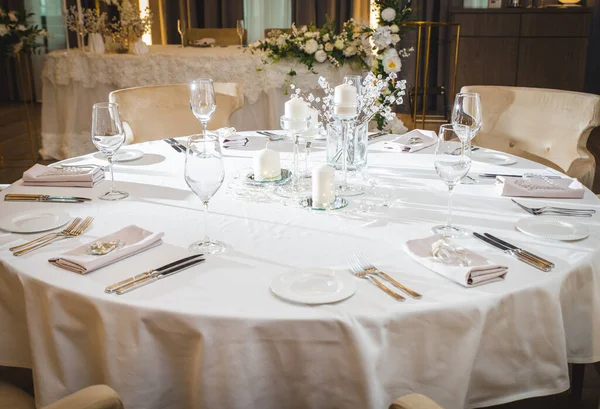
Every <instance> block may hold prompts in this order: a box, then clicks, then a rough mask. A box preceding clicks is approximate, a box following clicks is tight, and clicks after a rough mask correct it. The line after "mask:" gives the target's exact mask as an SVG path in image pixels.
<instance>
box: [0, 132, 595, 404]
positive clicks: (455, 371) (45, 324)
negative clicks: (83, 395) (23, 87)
mask: <svg viewBox="0 0 600 409" xmlns="http://www.w3.org/2000/svg"><path fill="white" fill-rule="evenodd" d="M382 142H383V141H382V140H378V141H376V142H375V143H374V144H373V145H372V147H371V150H370V153H369V155H370V156H369V163H370V167H369V174H370V176H371V177H372V178H373V180H375V181H376V182H377V184H376V186H375V190H376V194H375V195H372V196H364V197H355V198H351V199H350V200H351V204H350V206H349V207H348V208H346V209H345V210H341V211H337V212H329V213H325V212H312V211H307V210H303V209H300V208H297V207H294V206H292V205H291V204H290V203H287V206H286V205H284V204H283V203H281V202H280V201H279V200H274V201H271V202H246V201H240V200H238V199H236V198H235V197H234V194H233V191H232V190H230V186H231V183H237V182H236V181H235V180H234V178H235V177H236V176H237V175H240V174H242V175H243V174H245V170H244V169H246V168H248V167H250V166H251V163H252V162H251V160H250V158H249V156H250V155H251V154H252V151H253V150H256V149H259V148H262V146H264V144H265V139H263V138H260V137H256V138H252V140H251V143H250V145H249V146H248V147H247V148H246V149H244V150H227V151H226V155H227V159H226V169H227V172H228V173H227V179H226V181H225V184H224V186H223V187H222V188H221V190H220V191H219V192H218V193H217V194H216V196H215V197H214V198H213V199H212V200H211V204H210V211H211V213H210V216H209V226H208V227H209V232H210V233H211V235H212V236H214V238H216V239H219V240H222V241H223V242H225V243H226V244H227V246H228V247H227V251H226V252H225V253H223V254H221V255H217V256H211V257H208V260H207V262H206V263H204V264H202V265H201V266H198V267H195V268H193V269H190V270H187V271H185V272H181V273H179V274H176V275H174V276H172V277H169V278H167V279H165V280H162V281H160V282H158V283H155V284H151V285H149V286H147V287H144V288H143V289H139V290H136V291H134V292H132V293H129V294H127V295H124V296H116V295H108V294H105V293H104V292H103V289H104V287H105V286H106V285H108V284H111V283H113V282H116V281H119V280H121V279H123V278H125V277H128V276H131V275H133V274H136V273H139V272H142V271H145V270H148V269H150V268H152V267H157V266H160V265H162V264H165V263H167V262H169V261H172V260H175V259H177V258H180V257H182V256H184V255H186V254H189V253H188V252H187V246H188V244H189V243H190V242H192V241H195V240H196V239H198V238H199V236H200V235H201V227H202V223H203V221H202V220H203V218H202V211H201V204H200V201H199V200H198V199H197V198H196V197H195V196H194V195H193V194H192V193H191V192H190V190H189V189H188V188H187V186H186V184H185V182H184V180H183V166H184V156H183V155H182V154H180V153H177V152H175V151H174V150H173V149H171V148H170V147H169V146H168V145H167V144H166V143H164V142H162V141H156V142H151V143H147V144H143V145H135V146H131V147H128V149H132V148H139V149H142V150H143V151H144V152H146V156H145V157H144V158H143V159H140V160H139V161H137V162H130V163H123V164H118V165H117V166H116V177H117V180H118V183H117V185H118V188H120V189H123V190H126V191H128V192H129V193H130V197H129V198H128V199H126V200H123V201H119V202H105V201H101V200H96V199H95V200H94V201H93V202H91V203H88V204H82V205H70V204H37V203H31V204H29V203H6V202H1V201H0V204H1V206H2V212H1V213H2V215H16V214H17V212H19V211H23V210H31V209H44V210H48V209H61V210H66V211H68V212H70V214H71V215H72V216H94V217H96V220H95V222H94V225H93V227H92V228H91V230H89V231H88V232H87V233H86V234H85V235H84V236H83V237H80V238H73V239H70V240H65V241H62V242H58V243H56V244H54V245H52V246H48V247H46V248H44V249H42V250H39V251H36V252H34V253H31V254H29V255H25V256H23V257H20V258H17V257H13V256H12V255H11V254H10V252H9V251H8V248H9V247H11V246H13V245H16V244H18V243H21V242H22V241H23V240H24V239H25V238H30V236H25V235H19V234H9V233H5V234H2V235H0V334H2V336H1V337H0V365H14V366H23V367H29V368H33V369H34V377H35V383H36V398H37V403H38V404H39V405H46V404H49V403H50V402H52V401H54V400H56V399H58V398H61V397H63V396H65V395H67V394H68V393H71V392H74V391H76V390H78V389H80V388H82V387H85V386H88V385H91V384H96V383H106V384H108V385H110V386H112V387H114V388H115V389H116V390H117V391H118V392H119V393H120V395H121V396H122V398H123V400H124V402H125V406H126V407H127V408H128V409H181V408H190V409H200V408H210V409H215V408H263V409H281V408H325V407H327V408H333V407H337V408H342V407H343V408H372V409H375V408H383V407H387V405H388V404H389V403H390V402H391V400H392V399H393V398H394V397H397V396H399V395H403V394H406V393H409V392H418V393H423V394H425V395H428V396H430V397H431V398H433V399H435V400H436V401H438V402H439V403H440V404H441V405H442V406H443V407H444V408H447V409H459V408H464V407H475V406H487V405H495V404H500V403H504V402H508V401H512V400H517V399H524V398H528V397H533V396H541V395H548V394H555V393H559V392H562V391H565V390H566V389H567V388H568V386H569V377H568V369H567V362H578V363H586V362H593V361H599V360H600V239H599V236H598V234H599V233H600V223H599V221H600V213H598V214H596V215H595V216H594V217H593V218H591V219H589V220H584V222H585V223H586V225H587V226H588V227H589V228H590V230H591V236H590V237H589V238H587V239H585V240H582V241H579V242H560V241H550V240H542V239H536V238H532V237H529V236H526V235H524V234H522V233H520V232H518V231H516V230H515V227H514V226H515V222H516V221H517V220H519V219H520V218H523V217H527V216H528V214H526V213H525V212H523V211H522V210H521V209H519V208H518V207H517V206H516V205H514V204H512V203H511V202H510V199H508V198H505V197H500V196H499V193H498V191H497V190H496V188H495V187H494V186H493V182H492V181H489V180H482V181H481V182H480V183H479V184H476V185H459V186H458V187H457V189H456V193H455V198H454V206H455V208H454V222H455V223H456V224H457V225H460V226H462V227H464V228H467V229H473V230H475V231H478V232H490V233H492V234H496V235H498V236H500V237H502V238H504V239H506V240H508V241H511V242H513V243H516V244H518V245H520V246H523V247H525V248H527V249H529V250H531V251H533V252H535V253H537V254H539V255H542V256H544V257H546V258H548V259H550V260H552V261H554V262H555V263H556V268H555V269H554V270H553V271H552V272H550V273H544V272H541V271H539V270H536V269H533V268H531V267H529V266H527V265H525V264H523V263H520V262H519V261H517V260H515V259H512V258H511V257H509V256H508V255H505V254H504V253H502V252H500V251H498V250H496V249H494V248H492V247H490V246H488V245H487V244H485V243H483V242H480V241H478V240H476V239H474V238H471V237H468V238H465V239H462V241H461V243H462V244H463V245H465V246H468V247H469V248H470V249H472V250H474V251H477V252H480V253H481V254H483V255H485V256H486V257H487V258H489V259H490V260H492V261H494V262H498V263H501V264H506V265H508V266H509V273H508V276H507V278H506V280H504V281H501V282H497V283H493V284H489V285H485V286H482V287H477V288H468V289H467V288H464V287H462V286H460V285H457V284H455V283H453V282H451V281H449V280H447V279H445V278H443V277H441V276H438V275H436V274H435V273H433V272H431V271H429V270H427V269H425V268H424V267H422V266H420V265H419V264H417V263H415V262H414V261H412V259H411V258H410V257H409V256H408V255H407V254H405V253H404V252H403V250H402V245H403V243H404V242H405V241H406V240H408V239H413V238H421V237H426V236H428V235H429V234H430V229H431V227H432V226H433V225H435V224H439V223H442V222H443V221H444V220H445V215H446V201H447V191H446V187H445V185H444V184H443V183H442V182H441V181H440V180H439V178H438V176H437V175H436V173H435V171H434V170H433V166H432V155H431V150H432V148H428V149H426V150H423V151H420V152H417V153H413V154H404V153H395V152H394V153H393V152H390V151H387V150H384V149H383V148H382ZM270 146H271V147H276V148H278V149H280V150H282V151H285V154H284V157H285V158H286V159H289V157H290V145H289V144H288V143H285V142H278V143H271V144H270ZM315 150H316V151H317V154H316V156H317V157H319V155H322V151H320V150H319V148H318V147H316V148H315ZM93 161H94V162H98V159H95V158H94V157H93V156H88V157H84V158H78V159H74V160H70V161H69V162H70V163H89V162H93ZM287 166H289V163H288V164H287ZM539 168H540V166H539V165H537V164H534V163H531V162H527V161H525V160H522V159H519V162H518V163H517V164H516V165H513V166H511V167H510V170H511V171H513V172H523V171H526V170H531V169H539ZM506 170H507V168H505V167H494V166H491V165H483V164H478V163H474V164H473V167H472V170H471V175H472V176H474V177H477V173H480V172H483V171H488V172H490V171H506ZM106 189H107V182H104V183H102V184H101V185H100V186H98V187H96V188H93V189H74V188H39V187H37V188H36V187H24V186H22V185H20V182H18V183H16V184H15V185H13V186H12V187H10V188H9V189H8V190H6V191H4V192H2V194H0V200H1V196H3V195H4V194H5V193H14V192H48V193H53V194H65V195H68V194H76V195H80V196H81V195H83V196H89V197H94V198H95V197H97V196H98V195H99V194H100V193H101V192H103V191H105V190H106ZM387 196H389V197H387ZM382 198H384V199H385V200H388V203H389V205H390V206H389V207H377V206H375V207H373V208H369V207H368V206H370V204H374V203H377V202H378V201H380V200H382ZM542 202H543V203H556V204H557V205H563V206H568V205H571V206H572V205H573V204H575V203H576V204H578V205H581V206H583V205H585V207H594V208H596V209H598V210H600V200H598V198H597V197H596V196H594V195H593V194H592V193H591V192H590V191H586V193H585V197H584V198H583V199H581V200H574V201H568V200H554V201H551V200H540V201H539V203H542ZM529 203H532V201H529ZM129 224H136V225H138V226H140V227H142V228H144V229H148V230H151V231H156V232H158V231H163V232H165V236H164V241H165V243H164V244H163V245H161V246H159V247H157V248H154V249H152V250H149V251H147V252H144V253H141V254H139V255H136V256H134V257H132V258H129V259H127V260H124V261H121V262H119V263H117V264H114V265H112V266H108V267H106V268H103V269H101V270H98V271H95V272H93V273H90V274H87V275H84V276H81V275H78V274H74V273H70V272H67V271H64V270H61V269H59V268H57V267H55V266H52V265H50V264H49V263H48V262H47V260H48V259H49V258H50V257H52V256H56V255H58V254H59V253H61V252H64V251H65V250H67V249H70V248H74V247H76V246H78V245H81V244H82V243H85V242H88V241H90V240H93V239H95V238H98V237H101V236H103V235H106V234H108V233H111V232H114V231H116V230H118V229H120V228H122V227H123V226H125V225H129ZM356 251H362V252H365V253H366V254H367V255H368V256H369V257H370V258H371V259H372V261H373V262H374V263H375V264H376V265H377V266H379V267H381V268H382V269H384V270H385V271H387V272H388V273H390V274H391V275H393V276H394V277H395V278H396V279H397V280H399V281H401V282H402V283H404V284H405V285H407V286H408V287H410V288H413V289H414V290H416V291H418V292H420V293H422V294H423V299H422V300H411V299H409V300H407V301H406V302H405V303H398V302H396V301H394V300H393V299H392V298H390V297H389V296H387V295H385V294H383V293H382V292H381V291H380V290H379V289H378V288H376V287H375V286H373V285H372V284H370V283H369V282H367V281H366V280H359V279H357V280H358V282H357V286H358V291H357V293H356V294H355V295H354V296H353V297H351V298H349V299H348V300H346V301H343V302H340V303H337V304H331V305H322V306H304V305H297V304H292V303H289V302H286V301H283V300H281V299H279V298H277V297H276V296H275V295H273V294H272V293H271V292H270V290H269V284H270V282H271V280H272V279H273V278H274V277H276V276H277V275H278V274H280V273H282V272H286V271H290V270H295V269H298V268H308V267H331V268H339V269H345V268H346V267H345V266H346V261H347V258H348V256H349V255H350V254H351V253H352V252H356ZM348 274H350V273H348Z"/></svg>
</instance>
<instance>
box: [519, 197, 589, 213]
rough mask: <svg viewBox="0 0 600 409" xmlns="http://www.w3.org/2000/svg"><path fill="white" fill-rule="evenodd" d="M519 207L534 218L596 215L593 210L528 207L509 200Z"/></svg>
mask: <svg viewBox="0 0 600 409" xmlns="http://www.w3.org/2000/svg"><path fill="white" fill-rule="evenodd" d="M510 200H512V201H513V203H515V204H516V205H517V206H519V207H520V208H521V209H523V210H525V211H526V212H527V213H530V214H533V215H535V216H538V215H541V214H545V213H552V214H560V215H563V216H577V217H592V214H593V213H596V211H595V210H594V209H567V208H564V207H553V206H544V207H528V206H525V205H524V204H521V203H519V202H517V201H516V200H515V199H510Z"/></svg>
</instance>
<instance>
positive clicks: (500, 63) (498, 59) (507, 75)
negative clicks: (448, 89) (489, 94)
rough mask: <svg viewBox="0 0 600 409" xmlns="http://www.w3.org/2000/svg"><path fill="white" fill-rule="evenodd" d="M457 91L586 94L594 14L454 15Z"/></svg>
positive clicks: (549, 11)
mask: <svg viewBox="0 0 600 409" xmlns="http://www.w3.org/2000/svg"><path fill="white" fill-rule="evenodd" d="M452 19H453V21H454V22H457V23H460V25H461V39H460V53H459V59H458V72H457V90H459V89H460V88H461V87H462V86H464V85H513V86H515V85H516V86H523V87H540V88H555V89H565V90H572V91H582V90H583V86H584V75H585V64H586V55H587V48H588V36H589V33H590V29H591V22H592V14H591V10H590V9H587V8H578V9H566V10H564V9H550V8H548V9H526V8H523V9H497V10H489V9H488V10H464V9H460V10H454V12H453V15H452Z"/></svg>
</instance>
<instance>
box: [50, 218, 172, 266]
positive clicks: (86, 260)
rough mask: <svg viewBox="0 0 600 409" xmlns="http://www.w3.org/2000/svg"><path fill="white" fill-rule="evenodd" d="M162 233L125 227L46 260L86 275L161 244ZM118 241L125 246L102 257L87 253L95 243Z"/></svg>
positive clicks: (135, 227)
mask: <svg viewBox="0 0 600 409" xmlns="http://www.w3.org/2000/svg"><path fill="white" fill-rule="evenodd" d="M162 236H164V233H152V232H151V231H148V230H144V229H142V228H140V227H138V226H133V225H131V226H127V227H125V228H123V229H121V230H119V231H117V232H115V233H112V234H109V235H108V236H104V237H101V238H99V239H97V240H94V241H92V242H90V243H87V244H84V245H83V246H80V247H77V248H75V249H73V250H70V251H68V252H66V253H63V254H61V255H60V256H58V257H56V258H51V259H50V260H48V261H49V262H50V263H52V264H54V265H55V266H58V267H60V268H64V269H65V270H69V271H72V272H74V273H79V274H86V273H89V272H92V271H94V270H98V269H99V268H102V267H104V266H107V265H109V264H112V263H115V262H117V261H120V260H122V259H124V258H127V257H130V256H133V255H135V254H137V253H140V252H142V251H144V250H148V249H150V248H152V247H155V246H158V245H160V244H162V239H161V238H162ZM115 240H120V241H122V242H124V243H125V244H124V245H123V246H121V247H118V248H116V249H115V250H113V251H111V252H110V253H108V254H105V255H103V256H95V255H92V254H90V253H89V247H90V245H92V244H94V243H97V242H101V243H104V242H110V241H115Z"/></svg>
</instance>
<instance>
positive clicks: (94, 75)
mask: <svg viewBox="0 0 600 409" xmlns="http://www.w3.org/2000/svg"><path fill="white" fill-rule="evenodd" d="M261 58H262V57H261V56H260V55H259V54H252V53H250V51H248V50H246V51H244V50H242V49H240V48H239V47H233V46H232V47H226V48H193V47H187V48H179V47H178V46H175V45H157V46H151V47H150V52H149V54H146V55H131V54H102V55H97V54H91V53H87V52H82V51H78V50H70V51H65V50H60V51H54V52H51V53H49V54H47V55H46V57H45V61H44V70H43V75H42V85H43V93H42V150H41V154H42V157H44V158H46V159H48V158H54V159H65V158H69V157H73V156H79V155H83V154H87V153H90V152H93V151H94V148H93V146H92V143H91V141H90V138H91V136H90V133H89V130H90V128H91V121H92V119H91V118H92V106H93V105H94V104H95V103H97V102H103V101H108V94H109V93H110V92H112V91H114V90H117V89H123V88H130V87H137V86H144V85H161V84H180V83H186V82H190V81H191V80H193V79H194V78H198V77H209V78H212V79H213V80H214V81H216V82H237V83H240V84H241V85H242V88H243V91H244V99H245V101H244V106H243V107H242V109H240V110H239V111H237V112H235V113H234V114H233V116H232V118H231V126H233V127H235V128H236V129H238V130H252V129H278V128H279V117H280V116H281V115H282V114H283V103H284V101H285V100H286V99H287V98H289V96H288V95H285V94H284V91H283V90H284V89H286V88H287V84H286V81H290V79H291V80H292V81H293V82H294V83H295V84H296V85H298V86H299V87H300V88H302V89H303V90H304V91H309V90H316V89H317V88H318V84H317V79H318V77H319V76H320V75H323V76H324V77H326V78H327V79H329V80H330V81H331V82H332V83H333V84H337V83H340V82H341V81H342V79H343V77H344V75H348V74H351V73H353V70H352V67H349V66H345V67H341V68H334V67H332V66H331V65H329V64H317V65H316V66H315V72H316V74H315V73H312V72H309V71H308V70H307V69H306V67H305V66H302V65H301V64H298V63H291V62H285V61H284V62H279V63H277V64H268V65H265V64H264V63H263V61H262V59H261ZM291 69H294V71H296V73H297V75H295V76H294V77H289V76H288V75H287V74H288V73H289V72H290V70H291Z"/></svg>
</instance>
